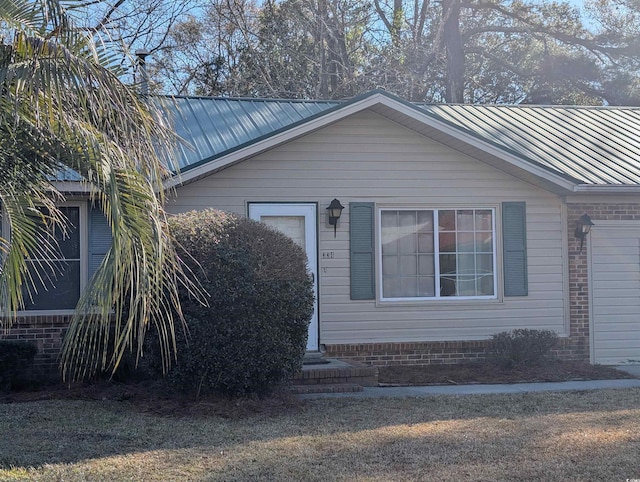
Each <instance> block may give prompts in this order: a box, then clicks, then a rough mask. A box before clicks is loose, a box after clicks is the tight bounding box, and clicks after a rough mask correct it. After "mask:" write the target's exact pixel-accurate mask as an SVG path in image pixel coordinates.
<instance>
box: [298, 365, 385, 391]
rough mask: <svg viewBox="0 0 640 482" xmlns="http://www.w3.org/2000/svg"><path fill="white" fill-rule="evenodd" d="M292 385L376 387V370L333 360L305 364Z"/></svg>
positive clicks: (375, 368)
mask: <svg viewBox="0 0 640 482" xmlns="http://www.w3.org/2000/svg"><path fill="white" fill-rule="evenodd" d="M292 383H293V384H294V385H310V386H313V385H342V384H355V385H359V386H361V387H375V386H377V385H378V368H377V367H372V366H367V365H363V364H361V363H357V362H352V361H343V360H338V359H335V358H326V359H321V360H317V361H316V362H313V363H306V364H304V365H303V367H302V370H301V371H300V372H298V373H297V374H296V375H295V376H294V377H293V380H292Z"/></svg>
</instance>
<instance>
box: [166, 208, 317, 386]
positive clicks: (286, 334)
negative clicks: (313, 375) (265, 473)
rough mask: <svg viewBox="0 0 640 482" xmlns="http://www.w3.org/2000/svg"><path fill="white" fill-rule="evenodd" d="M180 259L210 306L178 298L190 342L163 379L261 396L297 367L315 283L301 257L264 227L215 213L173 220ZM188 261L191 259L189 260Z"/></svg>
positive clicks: (181, 343)
mask: <svg viewBox="0 0 640 482" xmlns="http://www.w3.org/2000/svg"><path fill="white" fill-rule="evenodd" d="M170 227H171V232H172V234H173V236H174V237H175V239H176V241H177V243H178V244H179V245H180V248H179V249H183V250H184V251H186V253H189V254H188V255H186V253H183V259H184V260H185V262H186V263H187V264H188V265H189V267H190V268H191V269H192V270H193V272H194V273H196V275H198V276H199V278H200V280H201V283H202V285H203V287H204V288H205V289H206V290H207V292H208V293H209V296H210V297H209V299H208V302H209V306H202V305H201V304H200V303H198V302H197V301H196V300H194V299H193V298H191V297H189V296H188V293H182V295H181V303H182V308H183V313H184V315H185V318H186V321H187V324H188V327H189V336H188V338H185V337H184V336H180V337H179V339H178V360H177V363H176V364H175V366H174V368H173V369H172V370H171V372H170V373H169V380H170V382H171V383H172V384H174V385H175V386H176V387H178V388H181V389H188V390H195V391H196V392H197V393H206V392H217V393H222V394H225V395H228V396H245V395H258V396H261V395H265V394H267V393H269V392H270V391H271V390H273V388H275V387H276V386H277V385H278V384H279V383H280V382H282V381H283V380H285V379H288V378H290V377H291V376H292V375H293V374H294V373H295V372H296V371H297V370H299V369H300V367H301V365H302V357H303V356H304V352H305V349H306V340H307V332H308V325H309V320H310V319H311V314H312V310H313V284H312V281H311V278H310V275H309V273H308V272H307V269H306V254H305V252H304V250H303V249H302V248H301V247H299V246H298V245H297V244H296V243H294V242H293V240H291V239H290V238H288V237H287V236H285V235H283V234H281V233H280V232H277V231H275V230H274V229H271V228H269V227H268V226H266V225H264V224H261V223H258V222H256V221H252V220H250V219H246V218H243V217H239V216H236V215H232V214H227V213H223V212H220V211H215V210H206V211H201V212H195V211H194V212H190V213H186V214H182V215H179V216H176V217H175V218H173V219H172V220H171V222H170ZM190 257H192V258H190Z"/></svg>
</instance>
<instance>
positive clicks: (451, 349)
mask: <svg viewBox="0 0 640 482" xmlns="http://www.w3.org/2000/svg"><path fill="white" fill-rule="evenodd" d="M486 346H487V341H486V340H482V341H432V342H421V343H363V344H357V345H325V350H326V356H328V357H330V358H344V359H349V360H353V361H358V362H361V363H366V364H368V365H432V364H433V365H435V364H445V363H446V364H455V363H462V362H469V361H473V360H478V359H479V358H483V357H484V356H485V349H486Z"/></svg>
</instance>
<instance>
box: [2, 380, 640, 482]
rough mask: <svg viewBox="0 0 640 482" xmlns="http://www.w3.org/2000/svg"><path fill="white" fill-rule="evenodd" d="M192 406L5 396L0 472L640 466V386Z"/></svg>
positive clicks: (370, 474)
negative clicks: (205, 411)
mask: <svg viewBox="0 0 640 482" xmlns="http://www.w3.org/2000/svg"><path fill="white" fill-rule="evenodd" d="M203 403H204V402H203ZM184 413H187V412H184ZM200 413H201V414H200V415H196V416H194V415H190V416H184V415H183V416H170V415H157V414H154V413H149V412H147V413H144V412H141V411H140V410H139V409H138V408H136V406H135V405H132V404H131V403H130V402H126V401H123V402H115V401H77V400H63V401H56V400H52V401H41V402H28V403H14V404H3V405H0V480H64V481H76V480H77V481H80V480H82V481H84V480H117V481H121V480H140V481H142V480H144V481H154V480H162V481H165V480H225V481H231V480H273V481H282V480H285V481H286V480H295V481H297V480H322V481H328V480H331V481H332V480H344V481H347V480H349V481H352V480H356V481H358V480H361V481H365V480H366V481H387V480H398V481H406V480H474V481H476V480H487V481H495V480H532V479H538V480H545V481H553V480H558V481H560V480H562V481H566V480H622V481H624V480H625V479H632V478H638V479H640V464H639V462H638V461H639V458H638V457H639V454H640V389H626V390H606V391H590V392H572V393H568V392H564V393H543V394H518V395H508V396H505V395H491V396H466V397H445V396H441V397H430V398H411V399H366V400H360V399H347V398H344V399H330V400H329V399H328V400H310V401H307V402H304V403H303V404H302V405H301V406H295V405H294V406H292V407H291V408H290V409H289V410H285V411H281V412H280V413H278V414H276V415H265V414H258V415H252V416H247V417H242V418H237V419H233V418H222V417H219V416H214V415H202V411H200Z"/></svg>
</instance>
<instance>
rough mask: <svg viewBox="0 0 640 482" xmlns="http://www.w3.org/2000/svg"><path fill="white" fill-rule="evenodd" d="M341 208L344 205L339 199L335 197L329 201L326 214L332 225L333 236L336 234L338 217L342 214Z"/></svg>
mask: <svg viewBox="0 0 640 482" xmlns="http://www.w3.org/2000/svg"><path fill="white" fill-rule="evenodd" d="M343 209H344V206H343V205H342V204H340V201H338V200H337V199H334V200H333V201H331V204H329V207H328V208H327V211H328V213H327V214H328V215H329V225H330V226H333V237H334V238H335V237H336V236H337V235H336V230H337V229H338V219H340V216H342V210H343Z"/></svg>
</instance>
